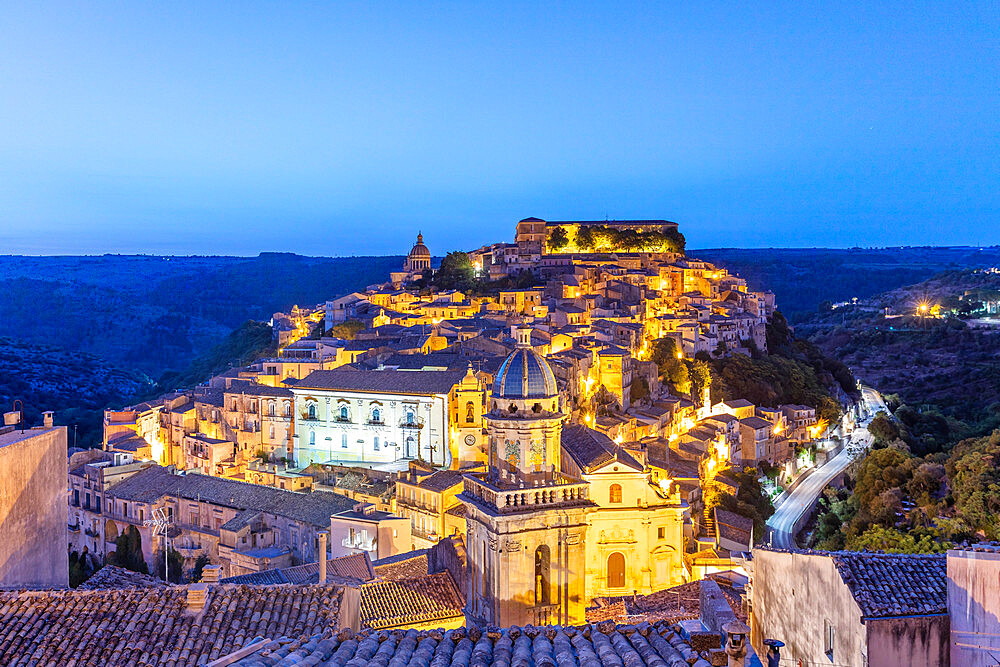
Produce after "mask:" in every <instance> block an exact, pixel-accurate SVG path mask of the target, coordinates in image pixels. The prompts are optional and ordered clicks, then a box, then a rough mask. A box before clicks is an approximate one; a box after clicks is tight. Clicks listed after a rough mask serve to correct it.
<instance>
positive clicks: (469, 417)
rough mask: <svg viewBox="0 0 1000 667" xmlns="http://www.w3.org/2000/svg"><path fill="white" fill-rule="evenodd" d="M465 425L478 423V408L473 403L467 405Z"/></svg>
mask: <svg viewBox="0 0 1000 667" xmlns="http://www.w3.org/2000/svg"><path fill="white" fill-rule="evenodd" d="M465 423H466V424H474V423H476V406H475V405H473V403H472V401H469V402H468V403H466V404H465Z"/></svg>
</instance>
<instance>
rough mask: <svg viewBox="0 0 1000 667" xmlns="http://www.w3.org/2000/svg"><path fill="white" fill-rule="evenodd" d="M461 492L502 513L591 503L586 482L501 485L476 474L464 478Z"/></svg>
mask: <svg viewBox="0 0 1000 667" xmlns="http://www.w3.org/2000/svg"><path fill="white" fill-rule="evenodd" d="M462 495H464V496H466V497H467V498H470V499H472V500H475V501H478V502H479V503H481V504H485V505H487V506H489V507H492V508H495V509H496V510H498V511H499V512H501V513H502V514H513V513H516V512H527V511H531V510H532V508H535V507H553V506H559V505H586V504H590V502H591V501H590V499H589V485H588V484H587V483H586V482H580V481H576V480H573V481H569V480H567V479H560V480H557V481H555V482H549V483H546V484H545V485H544V486H536V487H530V486H529V487H525V488H501V487H498V486H495V485H493V484H492V483H490V482H488V481H486V480H484V479H481V478H477V477H466V478H465V488H464V490H463V492H462Z"/></svg>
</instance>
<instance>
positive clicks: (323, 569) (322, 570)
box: [319, 531, 326, 584]
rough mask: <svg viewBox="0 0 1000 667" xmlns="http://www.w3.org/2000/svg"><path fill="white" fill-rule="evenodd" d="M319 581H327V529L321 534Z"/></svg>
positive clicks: (322, 582) (323, 582)
mask: <svg viewBox="0 0 1000 667" xmlns="http://www.w3.org/2000/svg"><path fill="white" fill-rule="evenodd" d="M319 583H321V584H325V583H326V531H323V532H322V533H320V534H319Z"/></svg>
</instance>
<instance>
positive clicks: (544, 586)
mask: <svg viewBox="0 0 1000 667" xmlns="http://www.w3.org/2000/svg"><path fill="white" fill-rule="evenodd" d="M551 589H552V587H551V585H550V583H549V546H548V545H547V544H543V545H541V546H540V547H538V548H537V549H535V604H536V605H543V604H550V603H551Z"/></svg>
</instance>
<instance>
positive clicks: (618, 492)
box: [608, 484, 622, 503]
mask: <svg viewBox="0 0 1000 667" xmlns="http://www.w3.org/2000/svg"><path fill="white" fill-rule="evenodd" d="M621 501H622V487H621V485H620V484H612V485H611V489H610V490H609V491H608V502H612V503H620V502H621Z"/></svg>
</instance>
